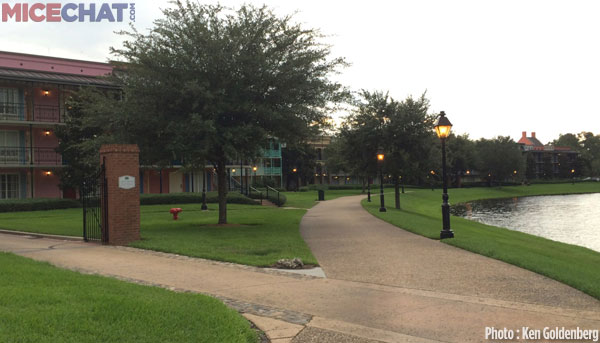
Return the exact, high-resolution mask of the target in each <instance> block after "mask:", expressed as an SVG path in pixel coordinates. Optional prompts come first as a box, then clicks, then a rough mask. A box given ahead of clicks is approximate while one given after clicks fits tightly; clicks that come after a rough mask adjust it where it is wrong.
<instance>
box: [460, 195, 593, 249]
mask: <svg viewBox="0 0 600 343" xmlns="http://www.w3.org/2000/svg"><path fill="white" fill-rule="evenodd" d="M599 203H600V193H595V194H576V195H552V196H535V197H522V198H512V199H495V200H478V201H473V202H470V203H466V204H458V205H453V206H452V214H454V215H457V216H462V217H465V218H467V219H471V220H476V221H478V222H481V223H484V224H489V225H494V226H500V227H505V228H508V229H511V230H516V231H521V232H526V233H529V234H532V235H536V236H541V237H545V238H548V239H552V240H555V241H560V242H564V243H569V244H576V245H580V246H584V247H587V248H590V249H593V250H596V251H600V226H599V225H598V223H599V222H600V208H599V207H598V204H599Z"/></svg>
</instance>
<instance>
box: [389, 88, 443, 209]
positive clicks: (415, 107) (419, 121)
mask: <svg viewBox="0 0 600 343" xmlns="http://www.w3.org/2000/svg"><path fill="white" fill-rule="evenodd" d="M428 110H429V100H428V99H427V98H426V97H425V94H422V95H421V97H419V98H417V99H413V97H412V96H409V97H407V98H406V99H404V101H401V102H398V101H395V100H394V99H393V98H390V99H389V105H388V106H387V108H386V118H387V120H386V125H385V132H384V135H385V144H384V147H385V150H386V151H387V153H388V156H387V157H386V159H385V170H386V173H387V174H391V175H392V179H393V180H394V193H395V194H394V195H395V203H396V208H400V188H399V181H400V177H402V178H403V179H405V180H410V179H411V178H413V179H414V177H415V176H417V175H420V174H422V173H421V172H420V171H422V170H423V169H426V168H427V167H429V166H430V165H429V163H427V164H425V163H423V161H428V160H430V159H429V158H428V157H429V156H432V155H431V151H432V147H433V146H434V145H432V144H431V143H430V142H431V138H432V137H433V133H432V132H433V125H434V119H435V118H434V116H432V115H429V114H427V111H428ZM436 143H437V144H439V140H438V142H436ZM438 156H440V155H438Z"/></svg>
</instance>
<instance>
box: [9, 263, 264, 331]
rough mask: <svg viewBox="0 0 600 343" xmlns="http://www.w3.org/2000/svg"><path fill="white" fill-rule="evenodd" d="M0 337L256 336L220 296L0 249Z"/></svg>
mask: <svg viewBox="0 0 600 343" xmlns="http://www.w3.org/2000/svg"><path fill="white" fill-rule="evenodd" d="M0 275H2V278H1V281H0V342H34V343H40V342H51V343H55V342H73V343H82V342H207V343H209V342H211V343H212V342H258V337H257V334H256V332H255V331H254V330H252V329H251V328H250V325H249V323H248V322H247V321H246V320H245V319H244V318H243V317H241V316H240V315H239V314H238V313H237V312H236V311H234V310H232V309H229V308H227V307H226V306H225V305H223V303H221V302H220V301H219V300H217V299H213V298H210V297H208V296H204V295H200V294H192V293H175V292H171V291H168V290H165V289H161V288H157V287H148V286H141V285H136V284H131V283H127V282H123V281H118V280H114V279H110V278H106V277H101V276H95V275H82V274H79V273H76V272H72V271H68V270H64V269H59V268H56V267H53V266H51V265H49V264H47V263H41V262H36V261H33V260H29V259H26V258H23V257H19V256H15V255H12V254H6V253H0Z"/></svg>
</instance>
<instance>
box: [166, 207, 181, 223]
mask: <svg viewBox="0 0 600 343" xmlns="http://www.w3.org/2000/svg"><path fill="white" fill-rule="evenodd" d="M181 211H183V210H182V209H180V208H179V207H176V208H172V209H171V210H170V211H169V212H171V214H172V215H173V220H177V215H178V214H179V212H181Z"/></svg>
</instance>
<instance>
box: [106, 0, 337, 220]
mask: <svg viewBox="0 0 600 343" xmlns="http://www.w3.org/2000/svg"><path fill="white" fill-rule="evenodd" d="M174 4H175V7H174V8H173V9H166V10H164V11H163V14H164V17H163V18H162V19H160V20H157V21H155V22H154V28H152V29H151V30H150V31H149V33H147V34H143V33H140V32H138V31H136V30H135V29H134V30H133V32H121V34H122V35H125V36H126V37H128V39H127V40H126V41H125V42H124V43H123V47H122V48H121V49H112V52H113V53H114V54H115V55H116V56H117V57H119V58H120V59H121V60H123V61H124V62H123V63H117V67H118V68H117V71H116V72H115V73H114V77H113V80H114V82H115V83H117V84H118V85H120V86H121V87H122V90H123V94H124V96H123V100H122V101H121V102H120V103H119V106H118V107H117V108H116V110H115V111H112V112H110V113H106V116H104V117H99V118H98V119H99V120H101V121H102V122H103V123H104V125H105V127H106V132H109V133H110V134H111V135H113V136H115V137H117V139H118V140H119V141H121V142H127V143H137V144H138V145H139V146H140V150H141V157H142V160H143V161H144V162H145V163H148V164H152V165H162V164H164V165H168V164H170V163H171V161H173V160H175V159H178V160H180V161H181V162H182V163H183V164H184V166H189V165H204V164H203V163H204V161H207V162H209V163H211V164H213V166H214V167H215V170H216V173H217V180H218V193H219V223H220V224H224V223H226V222H227V207H226V206H227V205H226V195H227V167H226V166H227V164H228V161H236V160H239V159H240V158H243V159H245V160H252V159H254V158H256V157H258V156H259V155H260V151H261V148H262V147H263V146H265V145H266V143H267V140H268V138H269V137H285V138H286V141H288V142H294V141H301V140H303V139H305V138H306V137H309V136H310V135H311V134H313V133H314V130H315V129H316V128H318V126H319V125H320V124H322V123H324V122H325V119H326V118H327V115H328V113H330V112H331V111H332V110H334V109H335V106H336V104H337V103H339V102H341V101H343V100H344V99H346V96H347V93H346V91H345V90H344V88H343V87H341V86H340V85H339V84H338V83H335V82H332V81H330V80H329V76H330V75H331V74H332V73H335V72H337V70H338V68H340V67H343V66H345V62H344V60H343V59H341V58H333V59H332V58H330V56H329V55H330V47H329V46H326V45H323V44H321V43H319V39H320V38H321V37H322V36H321V34H320V33H319V32H318V31H316V30H313V29H304V28H302V27H300V26H299V25H297V24H294V23H292V22H291V17H281V18H280V17H277V16H276V15H275V14H274V13H273V12H272V11H271V10H269V9H268V8H266V7H261V8H256V7H253V6H251V5H243V6H241V7H240V8H239V9H238V10H237V11H233V10H229V9H226V8H224V7H221V6H212V5H201V4H198V3H195V2H190V1H185V2H182V1H176V2H174Z"/></svg>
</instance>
